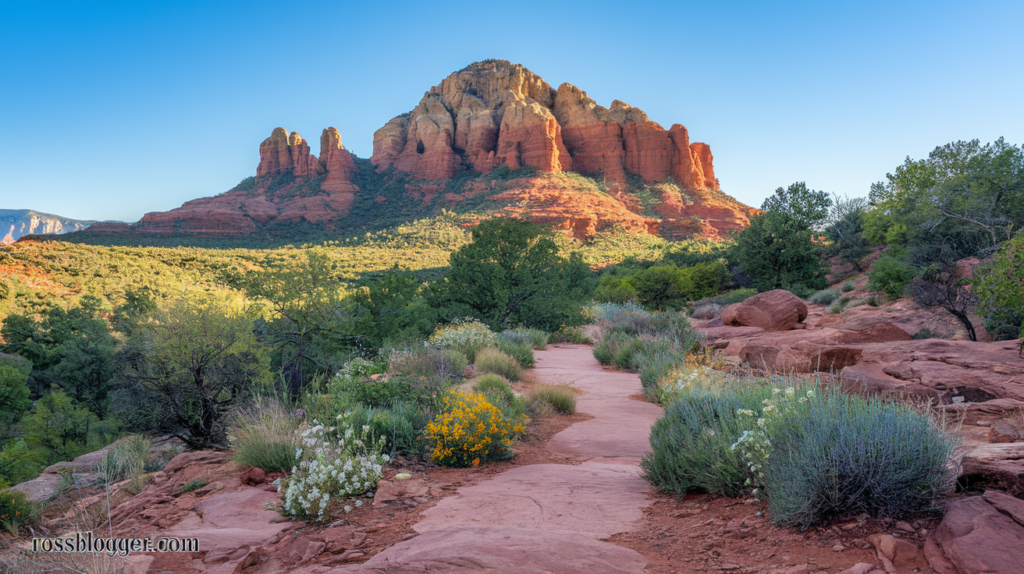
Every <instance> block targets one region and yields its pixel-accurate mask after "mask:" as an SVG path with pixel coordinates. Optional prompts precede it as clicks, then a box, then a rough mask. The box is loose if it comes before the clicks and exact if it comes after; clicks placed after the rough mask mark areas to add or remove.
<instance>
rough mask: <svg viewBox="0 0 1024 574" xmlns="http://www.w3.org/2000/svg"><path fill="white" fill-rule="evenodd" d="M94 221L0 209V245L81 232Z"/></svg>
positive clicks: (25, 210) (29, 210) (27, 210)
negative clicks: (27, 236) (34, 237)
mask: <svg viewBox="0 0 1024 574" xmlns="http://www.w3.org/2000/svg"><path fill="white" fill-rule="evenodd" d="M93 223H96V222H95V221H81V220H78V219H69V218H67V217H61V216H59V215H50V214H49V213H39V212H38V211H32V210H31V209H0V244H8V243H14V242H15V241H17V240H18V239H20V238H22V237H24V236H26V235H51V234H53V235H60V234H62V233H71V232H72V231H81V230H83V229H85V228H87V227H89V226H90V225H92V224H93Z"/></svg>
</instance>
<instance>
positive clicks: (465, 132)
mask: <svg viewBox="0 0 1024 574" xmlns="http://www.w3.org/2000/svg"><path fill="white" fill-rule="evenodd" d="M553 99H554V90H553V89H551V86H549V85H548V84H547V83H546V82H545V81H544V80H542V79H541V78H540V76H537V75H536V74H534V73H532V72H530V71H529V70H527V69H526V68H524V67H522V66H519V65H512V64H509V63H508V62H504V61H488V62H479V63H476V64H473V65H471V66H469V67H468V68H466V69H464V70H461V71H459V72H456V73H454V74H452V75H450V76H448V77H447V78H446V79H445V80H444V81H443V82H441V84H440V85H437V86H434V87H433V88H431V89H430V91H429V92H427V93H426V94H425V95H424V96H423V99H422V100H420V103H419V105H417V106H416V108H415V109H414V110H412V111H411V112H409V113H408V114H404V115H401V116H398V117H396V118H394V119H393V120H391V121H390V122H388V123H387V124H386V125H385V126H384V127H383V128H381V129H379V130H377V132H376V133H375V134H374V137H373V158H372V160H371V161H372V162H373V165H375V166H377V167H378V169H384V168H386V167H387V166H389V165H394V166H395V167H396V168H397V169H398V170H399V171H402V172H405V173H409V174H411V175H412V176H413V177H415V178H417V179H422V180H428V181H438V180H443V179H448V178H450V177H451V176H453V175H454V174H455V173H456V172H457V171H460V170H461V169H463V168H462V162H463V160H465V161H466V162H467V163H469V164H470V165H472V166H473V167H474V168H475V169H476V170H478V171H481V172H487V171H490V170H491V169H492V168H494V167H495V166H498V165H508V166H509V167H511V168H513V169H516V168H519V167H526V166H528V167H535V168H537V169H540V170H544V171H559V170H566V169H570V167H571V164H572V159H571V158H570V157H569V153H568V151H567V150H566V149H565V145H564V144H563V143H562V138H561V128H560V126H559V125H558V122H557V121H556V120H555V119H554V116H553V115H552V114H551V109H550V108H551V105H552V103H553Z"/></svg>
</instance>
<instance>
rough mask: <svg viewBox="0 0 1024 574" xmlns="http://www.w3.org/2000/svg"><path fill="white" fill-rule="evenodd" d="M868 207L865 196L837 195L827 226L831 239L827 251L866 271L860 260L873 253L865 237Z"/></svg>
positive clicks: (859, 269)
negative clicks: (865, 215) (851, 197)
mask: <svg viewBox="0 0 1024 574" xmlns="http://www.w3.org/2000/svg"><path fill="white" fill-rule="evenodd" d="M867 209H868V203H867V200H866V199H864V198H863V197H856V198H853V199H850V198H848V197H839V196H838V195H835V196H833V201H832V209H831V210H830V212H829V217H828V222H827V224H826V226H825V237H827V238H828V240H829V241H831V245H830V246H829V247H828V248H827V250H826V253H827V254H828V255H829V256H833V257H838V258H839V259H840V260H842V261H845V262H847V263H850V264H852V265H853V266H854V268H856V269H857V271H858V272H863V271H864V269H863V268H862V267H861V264H860V260H861V259H863V258H864V257H865V256H867V255H868V254H869V253H871V246H870V244H869V243H868V240H867V238H865V237H864V214H865V213H866V212H867Z"/></svg>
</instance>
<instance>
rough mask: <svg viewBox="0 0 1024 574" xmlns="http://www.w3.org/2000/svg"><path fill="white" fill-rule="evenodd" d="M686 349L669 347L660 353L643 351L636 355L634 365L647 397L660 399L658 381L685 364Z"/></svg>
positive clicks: (655, 399) (657, 400)
mask: <svg viewBox="0 0 1024 574" xmlns="http://www.w3.org/2000/svg"><path fill="white" fill-rule="evenodd" d="M686 356H687V353H686V351H683V350H681V349H669V350H667V351H663V352H660V353H644V354H642V355H641V356H639V357H637V360H636V366H637V369H639V371H640V384H641V385H642V386H643V389H644V394H646V395H647V398H649V399H651V400H652V401H655V402H660V401H661V396H660V394H659V393H658V381H660V380H662V379H663V378H665V376H666V375H668V374H669V373H670V372H671V371H672V370H673V369H675V368H676V367H678V366H680V365H685V364H686Z"/></svg>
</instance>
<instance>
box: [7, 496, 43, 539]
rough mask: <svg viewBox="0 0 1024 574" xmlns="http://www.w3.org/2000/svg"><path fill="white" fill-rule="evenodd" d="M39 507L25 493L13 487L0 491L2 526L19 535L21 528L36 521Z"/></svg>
mask: <svg viewBox="0 0 1024 574" xmlns="http://www.w3.org/2000/svg"><path fill="white" fill-rule="evenodd" d="M37 515H38V509H37V508H36V506H35V505H34V504H32V502H31V501H29V500H28V499H27V498H25V493H24V492H22V491H20V490H14V489H13V488H5V489H3V490H2V491H0V528H3V529H4V530H6V531H7V532H10V533H11V534H13V535H15V536H18V534H19V533H20V532H21V529H22V528H24V527H25V526H28V525H30V524H33V523H35V521H36V518H37Z"/></svg>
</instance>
